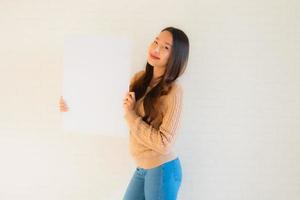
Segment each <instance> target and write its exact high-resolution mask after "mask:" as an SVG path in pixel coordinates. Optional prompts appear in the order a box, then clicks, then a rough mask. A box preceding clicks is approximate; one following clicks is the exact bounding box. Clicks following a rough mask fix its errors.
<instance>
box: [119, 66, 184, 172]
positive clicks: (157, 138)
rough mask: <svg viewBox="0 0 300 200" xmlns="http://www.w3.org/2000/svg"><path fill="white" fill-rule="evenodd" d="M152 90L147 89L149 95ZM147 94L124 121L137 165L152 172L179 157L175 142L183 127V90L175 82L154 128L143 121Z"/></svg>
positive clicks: (135, 75) (153, 125)
mask: <svg viewBox="0 0 300 200" xmlns="http://www.w3.org/2000/svg"><path fill="white" fill-rule="evenodd" d="M143 73H144V71H143V70H142V71H139V72H137V73H135V74H134V76H133V77H132V78H131V80H130V84H132V83H133V82H134V81H135V80H136V79H137V78H138V77H139V76H141V75H142V74H143ZM150 89H151V87H148V88H147V91H146V94H147V93H148V92H149V91H150ZM146 94H145V95H146ZM145 95H144V96H143V97H142V98H141V99H139V100H138V101H137V102H136V104H135V107H134V110H132V111H129V112H127V113H125V115H124V118H125V120H126V123H127V125H128V128H129V150H130V153H131V155H132V157H133V158H134V160H135V163H136V165H137V166H138V167H141V168H145V169H150V168H154V167H157V166H159V165H161V164H163V163H165V162H168V161H170V160H173V159H175V158H176V157H177V154H176V152H175V149H174V143H175V141H176V138H177V135H178V128H179V124H180V117H181V111H182V98H183V90H182V87H181V86H180V85H179V84H178V83H177V82H174V83H172V89H171V91H170V92H169V93H168V94H167V95H165V96H162V97H160V98H159V106H158V107H157V109H158V112H159V115H158V116H157V117H156V118H155V119H154V120H153V122H152V123H151V124H150V125H149V124H148V123H146V122H144V121H143V120H142V116H144V115H145V113H144V108H143V99H144V97H145Z"/></svg>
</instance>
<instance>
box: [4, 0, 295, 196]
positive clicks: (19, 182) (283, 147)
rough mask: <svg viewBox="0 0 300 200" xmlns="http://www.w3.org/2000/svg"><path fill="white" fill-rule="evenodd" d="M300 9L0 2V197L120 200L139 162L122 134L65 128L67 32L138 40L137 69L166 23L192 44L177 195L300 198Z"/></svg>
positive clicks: (275, 4) (88, 0)
mask: <svg viewBox="0 0 300 200" xmlns="http://www.w3.org/2000/svg"><path fill="white" fill-rule="evenodd" d="M299 4H300V3H299V1H297V0H275V1H274V0H272V1H271V0H241V1H234V0H228V1H221V0H210V1H201V0H198V1H196V0H194V1H192V0H186V1H171V0H166V1H157V0H152V1H144V0H131V1H114V0H111V1H101V0H98V1H96V0H85V1H70V0H59V1H58V0H51V1H50V0H48V1H45V0H44V1H43V0H42V1H33V0H26V1H18V0H15V1H11V0H1V1H0V21H1V23H0V30H1V35H0V44H1V45H0V57H1V59H0V91H1V97H0V159H1V164H0V177H1V179H0V199H1V200H17V199H20V200H21V199H22V200H26V199H28V200H29V199H30V200H40V199H44V200H54V199H55V200H82V199H86V200H118V199H121V197H122V195H123V193H124V192H125V189H126V187H127V184H128V182H129V179H130V178H131V176H132V173H133V171H134V167H135V165H134V163H133V161H132V159H131V157H130V156H129V152H128V146H127V145H128V141H127V138H118V137H116V138H111V137H103V136H97V135H89V134H86V133H82V134H72V133H64V132H63V131H62V115H61V113H59V110H58V100H59V96H60V95H61V89H62V71H63V65H62V63H63V60H62V58H63V41H64V36H65V35H68V34H72V33H78V34H86V33H88V34H89V33H92V34H99V35H101V34H120V35H128V36H130V37H132V38H134V40H135V44H134V46H133V55H132V58H131V59H132V69H131V72H136V71H137V70H140V69H143V68H144V65H145V61H146V50H147V47H148V45H149V43H150V42H152V40H153V39H154V37H155V36H156V35H157V34H158V33H159V31H160V30H161V29H162V28H164V27H166V26H175V27H178V28H181V29H182V30H184V31H185V32H186V33H187V35H188V36H189V38H190V43H191V49H190V50H191V53H190V59H189V65H188V68H187V70H186V73H185V74H184V75H183V76H182V77H180V81H181V83H182V85H183V87H184V111H183V118H182V122H181V129H180V137H178V141H177V143H176V147H177V150H178V153H179V156H180V158H181V161H182V166H183V175H184V177H183V183H182V187H181V190H180V193H179V198H178V199H180V200H199V199H201V200H253V199H256V200H284V199H289V200H297V199H299V198H300V145H299V144H300V135H299V131H300V125H299V121H300V69H299V64H300V57H299V55H300V54H299V50H300V47H299V43H300V38H299V35H300V34H299V32H300V26H299V21H300V14H299V10H300V5H299ZM107 70H114V69H107ZM103 73H105V72H103ZM101 76H103V74H99V77H101ZM120 103H122V100H121V99H120ZM116 126H118V124H116Z"/></svg>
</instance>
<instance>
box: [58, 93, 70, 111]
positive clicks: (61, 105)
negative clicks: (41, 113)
mask: <svg viewBox="0 0 300 200" xmlns="http://www.w3.org/2000/svg"><path fill="white" fill-rule="evenodd" d="M59 110H60V112H67V111H68V110H69V107H68V105H67V104H66V102H65V100H64V99H63V97H62V96H60V99H59Z"/></svg>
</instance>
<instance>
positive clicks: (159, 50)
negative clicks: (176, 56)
mask: <svg viewBox="0 0 300 200" xmlns="http://www.w3.org/2000/svg"><path fill="white" fill-rule="evenodd" d="M172 44H173V38H172V34H171V33H170V32H169V31H162V32H160V33H159V35H158V36H157V37H156V38H155V39H154V40H153V42H152V43H151V44H150V45H149V47H148V55H147V56H148V58H147V61H148V63H149V64H150V65H152V66H153V67H166V64H167V62H168V59H169V57H170V55H171V50H172Z"/></svg>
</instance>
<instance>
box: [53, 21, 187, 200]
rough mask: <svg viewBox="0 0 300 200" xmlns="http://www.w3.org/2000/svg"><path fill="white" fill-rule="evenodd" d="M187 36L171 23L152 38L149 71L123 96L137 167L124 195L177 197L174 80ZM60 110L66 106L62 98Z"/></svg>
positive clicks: (177, 96) (134, 199)
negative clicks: (171, 25) (170, 25)
mask: <svg viewBox="0 0 300 200" xmlns="http://www.w3.org/2000/svg"><path fill="white" fill-rule="evenodd" d="M188 56H189V40H188V37H187V36H186V34H185V33H184V32H183V31H182V30H180V29H177V28H174V27H167V28H165V29H163V30H162V31H161V32H160V33H159V35H158V36H157V37H156V38H155V39H154V40H153V42H151V44H150V46H149V48H148V55H147V64H146V67H145V70H141V71H139V72H137V73H135V74H134V76H133V77H132V78H131V80H130V84H129V92H128V93H127V94H126V95H125V98H124V99H123V108H124V113H125V114H124V119H125V121H126V123H127V125H128V128H129V133H130V134H129V150H130V153H131V155H132V157H133V158H134V160H135V162H136V165H137V167H136V169H135V172H134V174H133V176H132V178H131V180H130V182H129V184H128V187H127V190H126V192H125V194H124V197H123V200H176V198H177V193H178V190H179V188H180V185H181V181H182V170H181V163H180V160H179V158H178V156H177V154H176V152H175V150H174V148H173V146H174V143H175V141H176V137H177V130H178V127H179V126H178V125H179V122H180V116H181V109H182V98H183V90H182V87H181V86H180V84H178V83H177V82H176V80H177V78H178V77H179V76H180V75H182V74H183V72H184V71H185V68H186V66H187V61H188ZM59 103H60V111H61V112H66V111H68V109H69V108H68V106H67V104H66V102H65V101H64V99H63V98H62V97H61V99H60V102H59Z"/></svg>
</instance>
